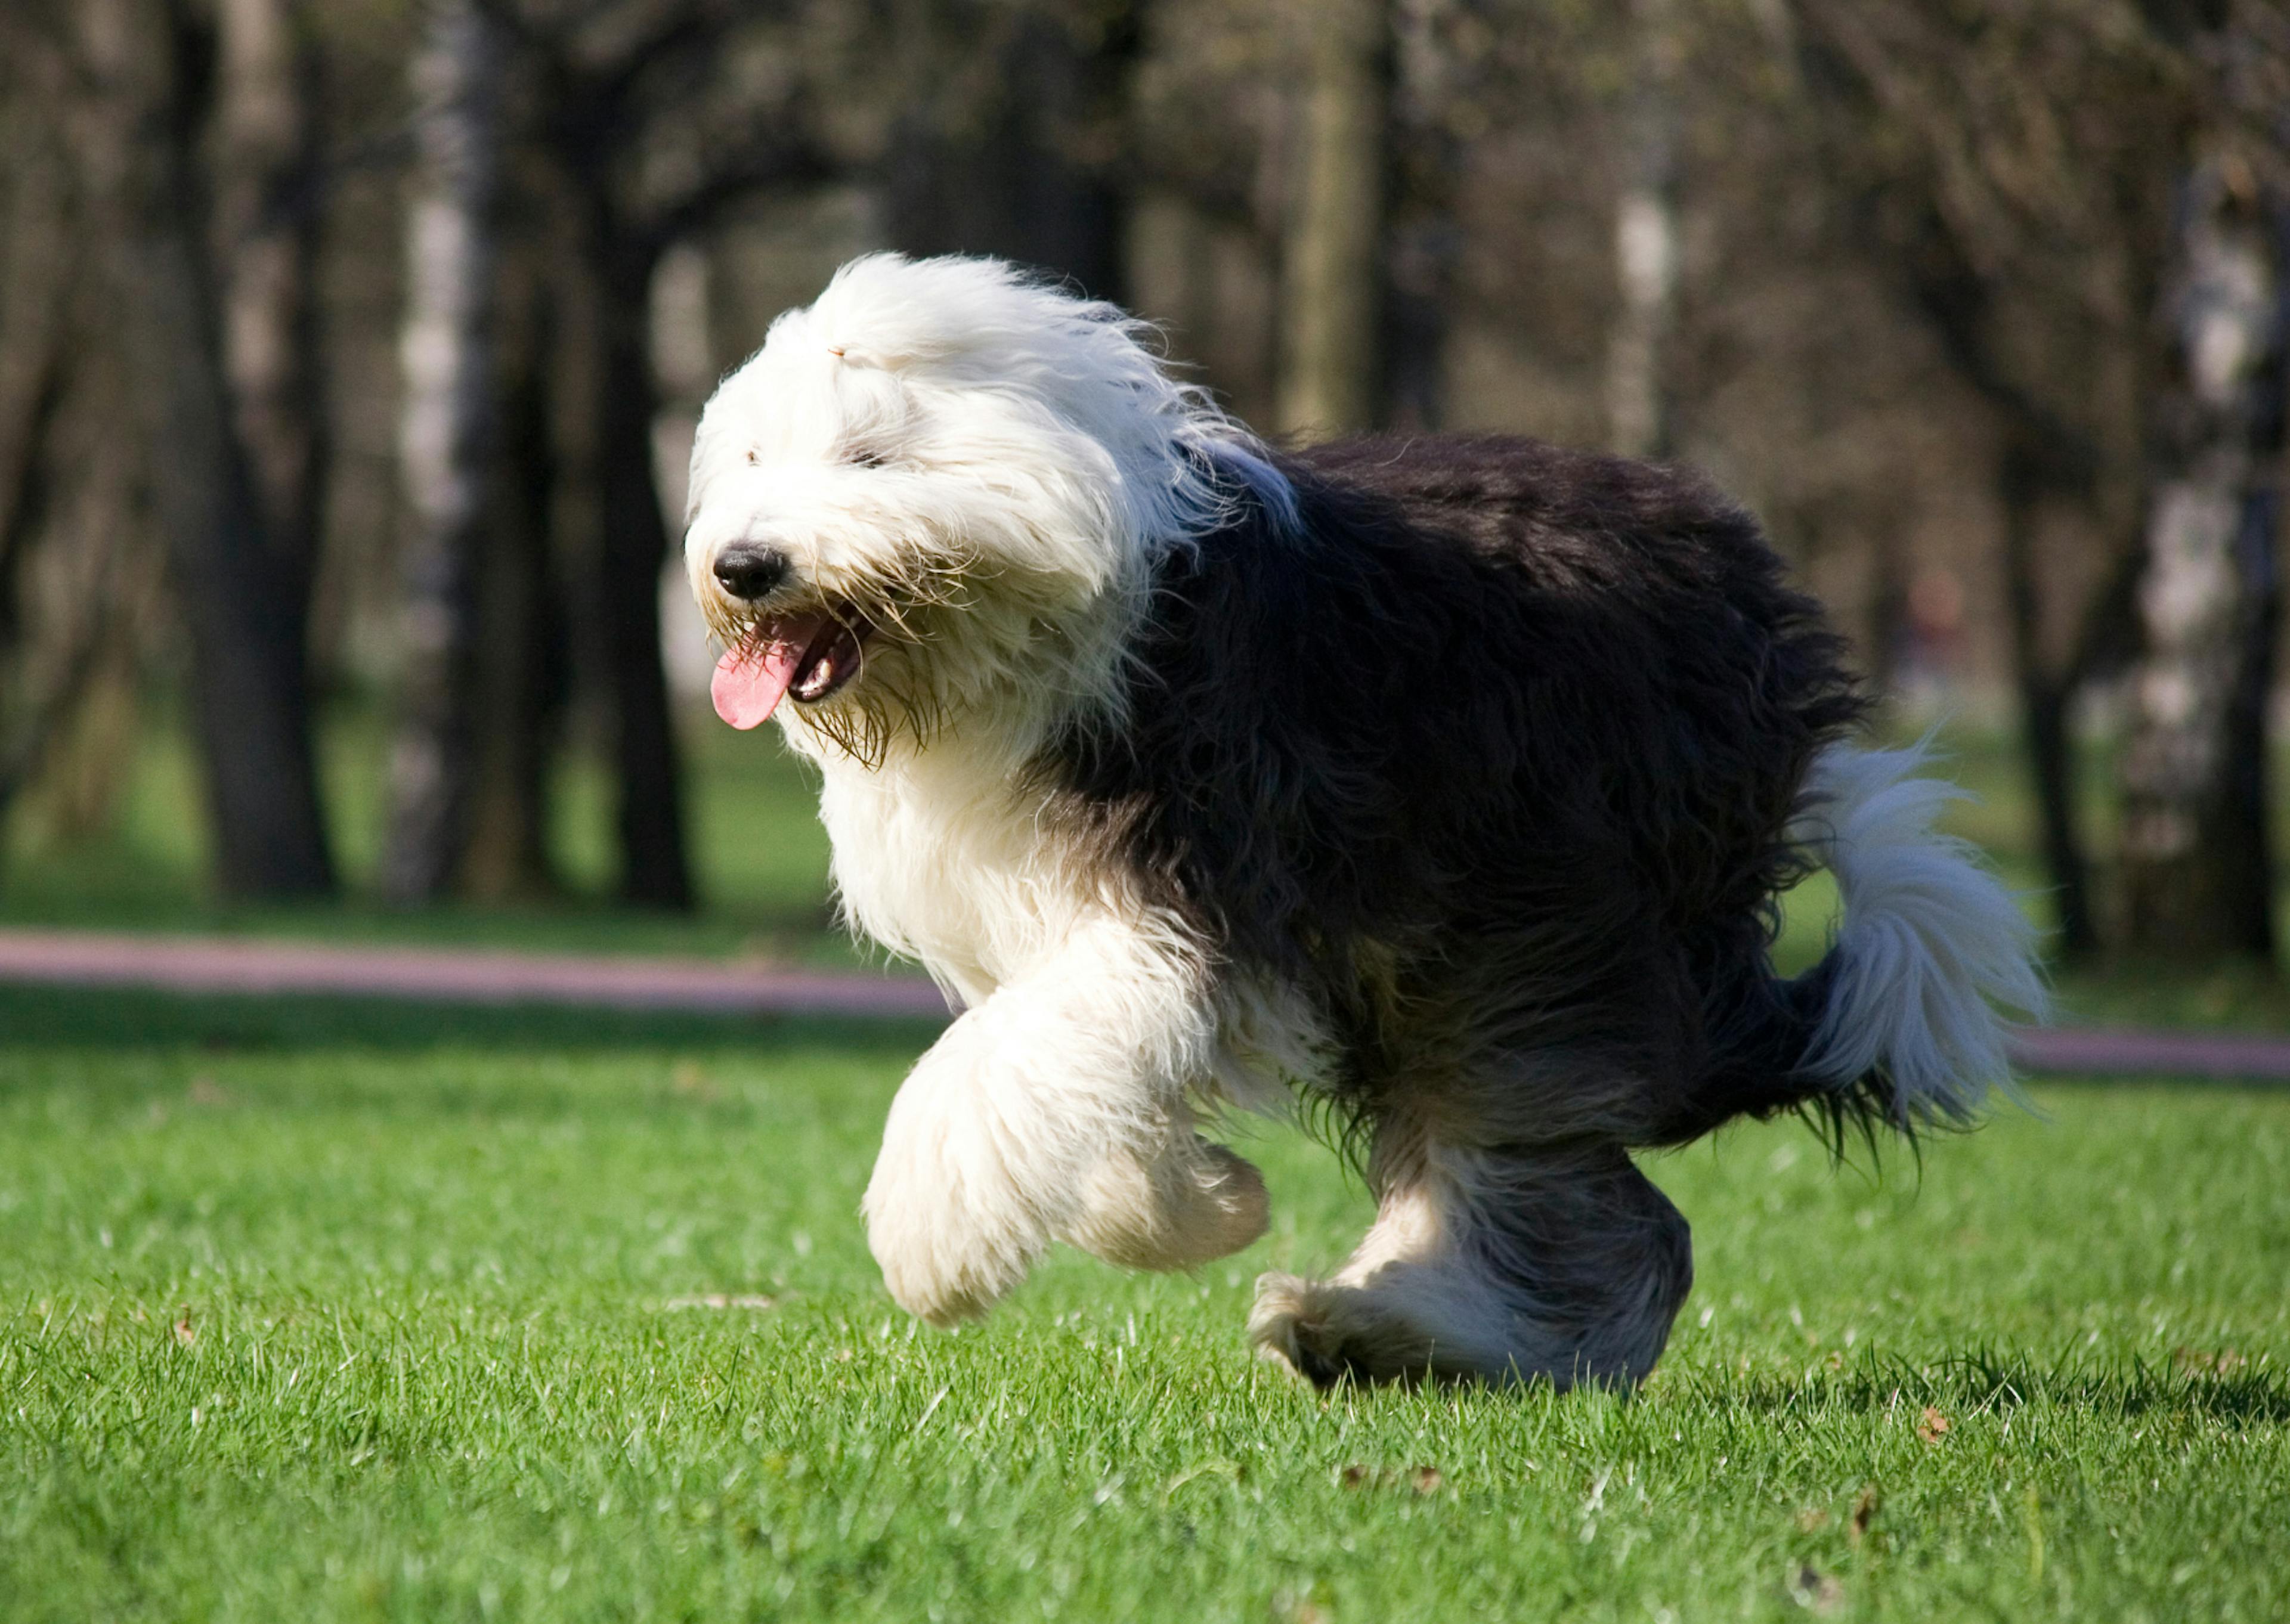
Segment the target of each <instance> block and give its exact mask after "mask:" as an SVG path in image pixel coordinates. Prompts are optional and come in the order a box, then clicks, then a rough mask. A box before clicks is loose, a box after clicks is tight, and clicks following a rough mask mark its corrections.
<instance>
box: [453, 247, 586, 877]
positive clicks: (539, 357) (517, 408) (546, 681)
mask: <svg viewBox="0 0 2290 1624" xmlns="http://www.w3.org/2000/svg"><path fill="white" fill-rule="evenodd" d="M538 252H539V251H538V250H536V249H533V248H532V247H531V246H529V245H528V247H527V248H526V249H525V250H524V252H520V253H519V254H518V256H517V257H518V259H519V260H532V259H535V258H537V256H538ZM521 269H522V274H518V275H515V276H509V277H508V278H506V279H505V286H504V290H503V295H502V296H503V300H504V303H503V308H502V309H501V312H500V317H501V320H500V333H499V340H500V342H499V346H498V348H500V351H501V360H502V365H501V366H500V369H499V372H500V378H501V383H500V454H499V455H498V456H497V457H496V458H495V460H494V462H495V477H494V492H493V504H492V506H493V519H492V524H493V530H494V534H495V540H494V544H493V545H492V546H491V547H489V548H486V549H485V552H484V559H483V561H482V567H481V568H480V570H479V572H478V579H477V582H476V596H477V604H478V611H477V619H478V623H479V624H480V625H482V626H484V628H486V631H485V636H484V637H483V638H482V639H481V640H480V645H479V647H478V649H477V652H476V692H477V693H478V695H479V701H478V704H477V706H476V741H475V748H476V771H475V773H474V775H473V777H472V780H471V784H470V791H471V796H472V800H471V804H470V807H469V814H468V829H469V833H468V852H467V856H466V857H465V859H464V860H463V863H462V869H461V887H462V890H463V891H464V892H466V893H467V894H468V896H470V897H473V898H476V899H479V900H487V901H500V900H508V899H512V898H532V897H541V896H548V895H550V894H553V893H554V892H556V890H557V889H558V885H557V879H556V871H555V868H554V866H553V864H552V863H551V861H550V858H549V852H548V775H549V769H550V767H551V765H552V764H553V763H554V761H555V758H556V745H557V742H558V740H559V737H560V734H561V732H562V726H563V720H564V701H565V696H566V692H567V688H568V685H569V683H568V671H567V667H568V662H569V658H570V649H569V638H568V636H567V635H566V629H565V605H564V594H563V592H562V590H561V589H560V588H559V585H558V574H557V564H556V550H557V549H556V512H555V509H556V491H557V478H558V471H559V460H558V458H557V455H556V435H555V424H554V416H553V414H554V409H555V399H554V394H553V387H552V386H553V381H554V368H553V359H554V354H555V343H556V337H555V335H556V324H555V320H554V310H553V308H552V305H551V302H550V300H549V298H548V293H547V292H546V290H545V289H544V288H543V287H542V286H540V285H539V284H542V283H544V282H545V281H546V279H547V278H546V275H545V273H543V272H541V270H540V267H538V266H537V265H531V264H527V265H525V266H524V267H522V268H521Z"/></svg>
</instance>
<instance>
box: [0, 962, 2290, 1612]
mask: <svg viewBox="0 0 2290 1624" xmlns="http://www.w3.org/2000/svg"><path fill="white" fill-rule="evenodd" d="M0 1022H4V1029H6V1030H7V1031H8V1032H9V1033H10V1034H11V1043H10V1045H9V1049H8V1052H7V1057H6V1060H5V1063H4V1068H0V1418H4V1420H0V1617H4V1618H6V1619H9V1620H49V1619H54V1620H67V1619H68V1620H85V1619H94V1618H100V1619H113V1620H159V1619H183V1620H193V1619H196V1620H265V1621H268V1620H283V1619H284V1620H335V1619H369V1618H372V1619H391V1620H420V1621H422V1624H428V1621H431V1620H460V1619H469V1620H481V1619H535V1620H584V1619H598V1620H606V1619H610V1620H622V1619H637V1618H645V1619H693V1620H701V1619H705V1620H736V1619H748V1618H756V1619H781V1618H784V1619H821V1620H873V1619H882V1620H922V1619H953V1620H989V1621H992V1624H1005V1621H1006V1620H1020V1619H1029V1618H1059V1619H1072V1620H1121V1619H1141V1620H1162V1619H1172V1620H1174V1619H1182V1620H1226V1619H1230V1620H1251V1621H1255V1620H1321V1621H1323V1624H1325V1621H1327V1620H1407V1619H1419V1618H1421V1619H1431V1618H1439V1619H1456V1618H1521V1619H1525V1618H1545V1617H1548V1618H1559V1617H1564V1618H1568V1619H1589V1620H1605V1619H1612V1620H1632V1621H1634V1624H1635V1621H1642V1620H1661V1619H1665V1618H1668V1619H1673V1620H1702V1619H1713V1618H1726V1619H1731V1618H1752V1619H1784V1618H1796V1617H1799V1616H1803V1615H1805V1614H1806V1612H1808V1611H1810V1612H1812V1613H1814V1614H1815V1615H1816V1616H1820V1615H1826V1616H1833V1617H1837V1618H1843V1619H1854V1618H1886V1619H1899V1620H1918V1621H1922V1620H1945V1619H1958V1618H1965V1619H1995V1620H2014V1621H2015V1624H2016V1621H2019V1620H2033V1619H2049V1618H2057V1619H2076V1620H2088V1619H2118V1618H2119V1619H2134V1618H2145V1619H2151V1620H2158V1621H2160V1620H2190V1619H2205V1620H2210V1619H2249V1620H2264V1619H2279V1618H2282V1617H2284V1616H2286V1614H2290V1517H2286V1516H2284V1511H2283V1507H2284V1500H2283V1485H2284V1484H2285V1483H2286V1482H2290V1380H2286V1364H2290V1298H2286V1292H2285V1290H2284V1283H2285V1281H2286V1279H2290V1096H2286V1095H2282V1094H2268V1093H2262V1092H2231V1091H2196V1090H2172V1089H2166V1088H2156V1089H2140V1090H2133V1089H2120V1088H2118V1089H2101V1088H2091V1087H2059V1086H2054V1087H2046V1088H2044V1089H2042V1090H2040V1091H2038V1100H2039V1101H2040V1103H2041V1104H2042V1106H2043V1107H2044V1108H2045V1109H2046V1111H2047V1112H2048V1114H2049V1115H2048V1120H2037V1119H2034V1118H2030V1117H2026V1116H2007V1117H2005V1118H2003V1119H2001V1120H1999V1121H1998V1123H1996V1124H1994V1125H1993V1126H1991V1127H1990V1129H1988V1130H1987V1131H1985V1132H1982V1133H1980V1134H1978V1135H1975V1136H1972V1137H1968V1138H1964V1139H1958V1140H1946V1141H1942V1142H1940V1143H1937V1144H1935V1145H1934V1146H1933V1147H1931V1148H1930V1149H1929V1150H1928V1151H1927V1153H1926V1157H1925V1161H1924V1166H1923V1170H1922V1174H1921V1177H1919V1176H1918V1172H1917V1169H1916V1166H1915V1164H1914V1163H1913V1162H1912V1161H1911V1160H1910V1159H1909V1158H1906V1157H1904V1156H1896V1157H1894V1158H1893V1159H1892V1160H1890V1161H1889V1162H1888V1164H1886V1168H1885V1170H1884V1173H1883V1177H1882V1178H1881V1180H1871V1179H1870V1177H1869V1176H1868V1175H1867V1174H1866V1173H1865V1172H1862V1171H1857V1170H1854V1169H1846V1170H1844V1171H1842V1172H1838V1171H1835V1170H1832V1169H1831V1168H1830V1166H1829V1165H1828V1164H1827V1163H1826V1161H1825V1159H1824V1156H1822V1152H1821V1150H1820V1148H1819V1147H1818V1146H1817V1144H1816V1143H1815V1142H1814V1140H1813V1139H1812V1137H1811V1136H1810V1135H1809V1134H1807V1133H1806V1132H1805V1131H1804V1130H1802V1129H1800V1128H1794V1127H1772V1128H1759V1129H1752V1130H1741V1131H1735V1132H1729V1133H1727V1134H1726V1135H1725V1136H1723V1137H1721V1138H1720V1139H1718V1140H1717V1141H1715V1142H1714V1143H1713V1144H1709V1145H1704V1146H1701V1147H1698V1148H1694V1149H1693V1150H1691V1151H1687V1152H1684V1153H1680V1154H1678V1155H1676V1156H1669V1157H1665V1158H1661V1159H1660V1160H1658V1161H1656V1162H1655V1163H1654V1164H1653V1171H1654V1172H1655V1174H1656V1176H1657V1177H1658V1178H1659V1179H1660V1180H1661V1182H1662V1183H1663V1184H1664V1185H1665V1187H1666V1188H1669V1191H1670V1192H1671V1194H1672V1195H1673V1196H1674V1197H1675V1198H1676V1199H1677V1202H1678V1203H1679V1204H1680V1205H1681V1206H1682V1207H1683V1209H1684V1210H1685V1212H1686V1213H1687V1215H1688V1216H1689V1217H1690V1218H1691V1219H1692V1220H1693V1225H1694V1231H1695V1237H1696V1242H1697V1247H1698V1265H1699V1284H1698V1286H1697V1288H1696V1291H1695V1293H1694V1295H1693V1299H1692V1300H1690V1302H1689V1303H1688V1305H1687V1308H1686V1310H1685V1316H1684V1317H1683V1318H1682V1319H1681V1321H1680V1323H1679V1327H1678V1331H1677V1336H1676V1338H1675V1340H1673V1343H1672V1346H1671V1350H1670V1354H1669V1358H1668V1360H1667V1361H1666V1362H1665V1364H1663V1366H1662V1367H1661V1370H1660V1371H1659V1372H1657V1373H1656V1375H1655V1377H1654V1379H1653V1381H1652V1383H1651V1384H1650V1385H1649V1387H1648V1388H1647V1389H1646V1391H1645V1393H1644V1395H1643V1396H1640V1397H1638V1398H1637V1399H1636V1400H1634V1401H1629V1402H1624V1401H1621V1400H1617V1399H1614V1398H1613V1397H1610V1396H1597V1395H1574V1396H1567V1397H1564V1398H1554V1397H1552V1396H1549V1395H1548V1394H1544V1393H1528V1394H1525V1395H1519V1394H1509V1395H1505V1394H1494V1393H1477V1392H1475V1393H1461V1394H1456V1393H1383V1392H1379V1393H1369V1394H1341V1395H1338V1396H1333V1397H1330V1398H1322V1397H1319V1396H1315V1395H1313V1394H1311V1393H1309V1392H1307V1391H1301V1390H1299V1389H1298V1388H1294V1387H1293V1386H1291V1385H1290V1384H1289V1383H1287V1382H1286V1381H1285V1380H1281V1379H1280V1378H1279V1377H1278V1376H1277V1374H1276V1373H1275V1372H1273V1371H1272V1370H1270V1369H1269V1367H1267V1366H1265V1365H1262V1364H1259V1363H1257V1362H1256V1361H1254V1360H1253V1359H1251V1358H1250V1357H1249V1356H1247V1353H1246V1350H1245V1347H1244V1345H1243V1340H1242V1335H1241V1324H1242V1319H1243V1316H1244V1315H1245V1308H1246V1305H1247V1301H1248V1297H1249V1283H1250V1281H1251V1279H1252V1277H1253V1276H1254V1275H1255V1274H1256V1273H1257V1272H1258V1271H1259V1270H1261V1269H1262V1268H1267V1267H1270V1266H1276V1265H1277V1266H1289V1265H1297V1266H1304V1267H1312V1266H1319V1265H1325V1263H1327V1262H1329V1261H1330V1260H1333V1259H1334V1258H1335V1257H1337V1256H1339V1255H1341V1252H1342V1251H1343V1250H1344V1249H1345V1247H1346V1246H1347V1245H1348V1244H1349V1240H1350V1239H1351V1238H1352V1237H1353V1236H1354V1235H1355V1234H1356V1233H1357V1228H1359V1226H1360V1224H1361V1222H1362V1221H1363V1220H1364V1217H1365V1203H1364V1198H1363V1197H1362V1196H1361V1195H1360V1193H1359V1191H1358V1189H1357V1187H1356V1186H1355V1185H1353V1184H1352V1183H1350V1182H1349V1180H1346V1179H1345V1178H1344V1177H1343V1175H1342V1174H1341V1172H1340V1171H1339V1169H1338V1168H1337V1167H1336V1165H1335V1164H1334V1163H1333V1160H1332V1159H1331V1158H1330V1157H1329V1156H1328V1155H1327V1154H1326V1153H1325V1151H1323V1150H1321V1149H1319V1148H1317V1147H1315V1146H1313V1145H1311V1144H1310V1143H1309V1142H1308V1141H1306V1140H1301V1139H1299V1138H1296V1137H1293V1136H1291V1135H1288V1134H1285V1133H1281V1132H1270V1131H1267V1132H1265V1133H1264V1134H1263V1135H1262V1136H1261V1137H1260V1138H1258V1139H1255V1140H1253V1141H1252V1142H1251V1143H1250V1145H1249V1146H1248V1149H1249V1152H1250V1154H1251V1155H1253V1156H1256V1157H1257V1158H1259V1159H1260V1160H1261V1162H1262V1163H1263V1164H1264V1166H1265V1167H1266V1170H1267V1173H1268V1177H1269V1181H1270V1183H1271V1186H1272V1188H1273V1191H1274V1196H1275V1202H1276V1212H1277V1218H1276V1222H1275V1228H1274V1230H1273V1233H1272V1234H1271V1236H1269V1237H1268V1238H1267V1240H1266V1241H1264V1242H1262V1243H1261V1244H1259V1245H1257V1246H1256V1247H1254V1248H1253V1249H1252V1250H1251V1251H1250V1252H1247V1253H1245V1254H1244V1255H1242V1256H1240V1257H1238V1258H1236V1259H1233V1260H1230V1261H1229V1262H1228V1263H1222V1264H1219V1265H1216V1266H1214V1267H1212V1268H1209V1269H1207V1270H1205V1271H1203V1272H1202V1273H1201V1274H1200V1275H1198V1276H1191V1277H1187V1276H1179V1277H1170V1278H1149V1277H1136V1276H1123V1275H1120V1274H1118V1273H1117V1272H1115V1271H1113V1270H1110V1269H1108V1268H1104V1267H1102V1266H1100V1265H1098V1264H1096V1263H1094V1262H1092V1261H1089V1260H1085V1259H1081V1258H1077V1257H1073V1256H1069V1255H1060V1256H1058V1257H1056V1258H1054V1259H1053V1260H1051V1261H1050V1263H1049V1264H1048V1265H1047V1266H1046V1267H1045V1268H1044V1269H1043V1270H1042V1271H1041V1272H1040V1274H1039V1275H1038V1276H1037V1278H1036V1279H1035V1280H1034V1281H1033V1282H1032V1283H1031V1284H1029V1285H1028V1286H1027V1287H1026V1288H1025V1289H1024V1290H1023V1291H1022V1292H1021V1293H1020V1294H1019V1296H1018V1297H1017V1298H1016V1299H1015V1300H1013V1302H1011V1303H1010V1304H1009V1305H1007V1306H1006V1307H1005V1308H1004V1309H1003V1310H1002V1311H1001V1312H1000V1313H998V1314H997V1316H995V1317H994V1318H993V1319H991V1320H990V1321H989V1322H988V1323H987V1324H985V1325H984V1326H982V1327H981V1328H974V1329H970V1330H965V1331H964V1332H961V1333H959V1334H955V1335H942V1334H936V1333H932V1332H920V1331H917V1329H916V1328H915V1327H914V1326H913V1325H912V1324H909V1322H908V1321H906V1320H905V1319H904V1318H903V1316H900V1315H899V1314H897V1313H896V1312H895V1311H894V1310H893V1308H892V1307H891V1305H890V1304H889V1303H888V1302H887V1300H885V1298H884V1297H883V1295H882V1293H881V1291H880V1288H879V1286H878V1284H877V1280H876V1276H875V1272H874V1269H873V1267H872V1264H871V1262H870V1260H869V1258H868V1257H867V1254H866V1252H865V1248H864V1245H863V1242H862V1237H861V1231H860V1228H859V1224H858V1221H857V1219H856V1216H855V1213H854V1212H853V1208H854V1205H855V1203H856V1200H857V1196H858V1192H859V1190H860V1188H861V1184H862V1182H863V1180H864V1179H865V1176H866V1172H867V1168H868V1165H869V1159H870V1157H871V1155H872V1151H873V1147H874V1144H875V1141H876V1138H877V1132H878V1130H879V1126H880V1123H881V1118H882V1115H883V1110H884V1107H885V1101H886V1100H887V1099H888V1097H889V1094H890V1092H891V1090H892V1089H893V1086H894V1085H895V1084H896V1082H897V1079H898V1077H899V1076H900V1075H901V1071H902V1069H903V1067H904V1066H905V1064H906V1063H907V1062H908V1060H909V1059H910V1057H911V1055H912V1054H913V1052H915V1051H916V1049H917V1047H918V1046H919V1045H920V1044H921V1043H923V1042H924V1041H925V1040H926V1038H927V1036H928V1033H927V1030H926V1029H925V1028H894V1027H881V1026H876V1027H855V1026H840V1027H838V1026H832V1025H824V1024H804V1023H781V1024H740V1023H730V1022H716V1023H709V1022H702V1021H696V1020H695V1021H684V1022H676V1021H667V1022H663V1021H659V1020H637V1019H634V1018H615V1017H610V1016H606V1015H602V1014H586V1015H561V1014H560V1015H540V1014H534V1013H519V1012H436V1011H422V1010H411V1009H396V1008H388V1007H378V1006H359V1005H355V1004H325V1003H308V1004H268V1003H213V1002H210V1003H204V1004H179V1003H174V1002H171V1001H169V1000H165V999H163V998H158V997H156V996H155V997H119V996H114V997H97V996H76V995H72V996H64V995H55V994H33V993H28V992H0ZM708 1293H722V1294H726V1295H730V1296H735V1297H736V1296H741V1295H754V1296H760V1297H767V1298H768V1299H770V1301H771V1305H772V1306H770V1307H768V1308H721V1309H717V1308H677V1307H675V1306H674V1305H675V1304H676V1302H677V1300H678V1299H682V1298H690V1297H694V1296H701V1295H704V1294H708ZM1940 1422H1945V1424H1946V1429H1945V1430H1944V1431H1942V1430H1940V1429H1939V1425H1938V1424H1939V1423H1940ZM1427 1468H1428V1470H1427ZM1435 1474H1436V1476H1434V1475H1435Z"/></svg>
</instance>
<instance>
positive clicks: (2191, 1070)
mask: <svg viewBox="0 0 2290 1624" xmlns="http://www.w3.org/2000/svg"><path fill="white" fill-rule="evenodd" d="M0 984H13V985H17V986H52V987H78V988H88V987H139V988H151V989H155V990H158V991H162V992H171V993H182V994H193V995H213V994H236V995H243V996H276V995H280V994H331V995H334V996H346V997H364V998H404V999H411V1000H415V1001H420V1002H425V1003H437V1004H567V1005H574V1006H581V1007H587V1008H592V1009H619V1010H655V1011H672V1012H689V1013H695V1014H722V1015H846V1016H879V1017H893V1018H905V1019H909V1020H945V1019H946V1016H947V1006H946V1004H945V1001H944V1000H943V999H942V998H941V996H939V992H938V989H937V988H935V987H933V986H932V985H931V983H929V982H928V981H925V980H922V979H921V978H919V977H917V976H912V975H876V974H869V973H867V972H860V971H846V972H835V971H816V970H811V971H806V970H786V969H780V968H775V967H770V966H764V965H757V964H738V963H725V962H724V961H721V960H717V959H701V958H669V957H658V958H633V957H629V958H615V957H583V956H572V955H563V954H541V953H514V952H505V951H492V950H486V949H468V948H395V947H370V946H343V945H340V944H336V943H330V942H315V941H287V940H261V939H257V938H242V937H227V936H144V935H128V934H111V933H102V932H84V931H28V930H11V929H0ZM0 1036H4V1034H0ZM2014 1058H2015V1060H2017V1061H2018V1063H2019V1064H2020V1066H2021V1067H2022V1069H2024V1070H2027V1071H2030V1072H2035V1073H2042V1074H2068V1075H2074V1076H2134V1077H2183V1078H2207V1079H2214V1080H2219V1081H2246V1082H2269V1083H2282V1082H2290V1035H2286V1036H2270V1035H2268V1034H2264V1033H2234V1032H2192V1031H2142V1030H2133V1029H2127V1028H2114V1027H2062V1028H2054V1029H2053V1030H2050V1031H2044V1032H2028V1033H2023V1034H2022V1035H2021V1036H2020V1037H2019V1038H2018V1039H2017V1040H2016V1042H2015V1044H2014Z"/></svg>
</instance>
